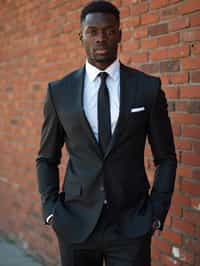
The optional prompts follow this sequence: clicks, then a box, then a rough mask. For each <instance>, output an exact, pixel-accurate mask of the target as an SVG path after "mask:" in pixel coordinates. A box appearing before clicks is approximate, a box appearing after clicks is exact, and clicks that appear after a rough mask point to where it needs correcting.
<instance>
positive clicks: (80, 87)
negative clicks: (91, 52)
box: [74, 66, 103, 159]
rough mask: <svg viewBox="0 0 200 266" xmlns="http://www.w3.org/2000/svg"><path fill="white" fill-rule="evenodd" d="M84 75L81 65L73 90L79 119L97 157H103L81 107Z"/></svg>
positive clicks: (83, 68)
mask: <svg viewBox="0 0 200 266" xmlns="http://www.w3.org/2000/svg"><path fill="white" fill-rule="evenodd" d="M84 77H85V66H83V67H82V68H81V69H80V70H79V71H78V72H77V73H76V76H75V88H74V89H75V90H77V95H78V102H79V106H80V110H81V112H80V121H81V124H82V127H83V129H84V130H85V132H86V135H87V136H88V138H89V139H90V141H91V143H92V145H93V146H94V148H95V151H96V153H97V154H98V155H99V157H101V159H102V157H103V154H102V152H101V149H100V147H99V144H98V142H97V140H96V138H95V135H94V133H93V131H92V128H91V126H90V124H89V121H88V119H87V117H86V115H85V111H84V108H83V90H84Z"/></svg>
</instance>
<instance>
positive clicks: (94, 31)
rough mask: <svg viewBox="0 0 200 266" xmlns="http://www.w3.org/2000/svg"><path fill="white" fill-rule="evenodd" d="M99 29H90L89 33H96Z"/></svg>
mask: <svg viewBox="0 0 200 266" xmlns="http://www.w3.org/2000/svg"><path fill="white" fill-rule="evenodd" d="M96 33H97V31H96V30H95V29H91V30H88V34H91V35H95V34H96Z"/></svg>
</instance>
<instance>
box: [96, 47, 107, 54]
mask: <svg viewBox="0 0 200 266" xmlns="http://www.w3.org/2000/svg"><path fill="white" fill-rule="evenodd" d="M107 52H108V49H106V48H98V49H95V53H96V54H106V53H107Z"/></svg>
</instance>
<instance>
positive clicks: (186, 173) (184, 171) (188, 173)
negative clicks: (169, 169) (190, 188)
mask: <svg viewBox="0 0 200 266" xmlns="http://www.w3.org/2000/svg"><path fill="white" fill-rule="evenodd" d="M192 171H193V170H192V167H191V166H186V165H179V167H178V169H177V175H178V176H183V177H187V178H191V177H192V176H193V175H194V173H193V172H192Z"/></svg>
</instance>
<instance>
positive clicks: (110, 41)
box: [80, 13, 121, 69]
mask: <svg viewBox="0 0 200 266" xmlns="http://www.w3.org/2000/svg"><path fill="white" fill-rule="evenodd" d="M80 39H81V41H82V44H83V46H84V48H85V51H86V55H87V59H88V61H89V63H91V64H92V65H94V66H96V67H97V68H100V69H105V68H106V67H107V66H109V65H110V64H111V63H112V62H113V61H114V60H115V59H116V58H117V49H118V44H119V43H120V41H121V31H120V29H119V23H118V21H117V19H116V18H115V16H114V15H112V14H109V13H89V14H87V16H86V17H85V20H84V21H83V22H82V25H81V32H80Z"/></svg>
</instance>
